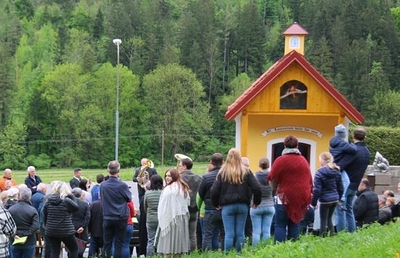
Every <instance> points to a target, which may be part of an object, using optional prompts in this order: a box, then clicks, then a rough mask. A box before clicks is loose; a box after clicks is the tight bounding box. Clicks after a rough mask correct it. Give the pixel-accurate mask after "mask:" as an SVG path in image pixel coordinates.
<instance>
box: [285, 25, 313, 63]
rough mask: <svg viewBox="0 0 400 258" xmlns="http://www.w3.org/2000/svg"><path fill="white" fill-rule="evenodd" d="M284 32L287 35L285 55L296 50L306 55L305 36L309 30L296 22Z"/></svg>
mask: <svg viewBox="0 0 400 258" xmlns="http://www.w3.org/2000/svg"><path fill="white" fill-rule="evenodd" d="M282 34H283V35H284V36H285V55H287V54H288V53H290V52H291V51H292V50H295V51H297V52H298V53H299V54H302V55H303V56H304V38H305V36H306V35H308V32H307V31H306V30H305V29H303V27H301V26H300V25H299V24H297V22H295V23H293V24H292V25H291V26H290V27H289V28H287V29H286V30H285V31H284V32H283V33H282Z"/></svg>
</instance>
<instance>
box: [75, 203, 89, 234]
mask: <svg viewBox="0 0 400 258" xmlns="http://www.w3.org/2000/svg"><path fill="white" fill-rule="evenodd" d="M76 201H77V203H78V206H79V209H78V210H77V211H75V212H74V213H72V223H73V224H74V227H75V231H76V230H78V229H79V228H80V227H82V228H83V229H84V230H83V232H82V233H81V234H80V235H78V233H76V234H75V235H76V236H77V237H79V238H80V239H83V240H85V241H88V237H89V235H88V226H89V221H90V209H89V204H88V203H87V202H84V201H82V200H80V199H77V200H76Z"/></svg>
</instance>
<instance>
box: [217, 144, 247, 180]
mask: <svg viewBox="0 0 400 258" xmlns="http://www.w3.org/2000/svg"><path fill="white" fill-rule="evenodd" d="M246 172H247V170H246V168H245V166H244V165H243V162H242V158H241V156H240V151H239V150H237V149H235V148H232V149H230V150H229V152H228V155H227V156H226V161H225V163H224V164H223V165H222V167H221V169H220V170H219V172H218V175H220V176H221V179H222V181H225V182H228V183H231V184H241V183H243V182H244V179H245V177H246Z"/></svg>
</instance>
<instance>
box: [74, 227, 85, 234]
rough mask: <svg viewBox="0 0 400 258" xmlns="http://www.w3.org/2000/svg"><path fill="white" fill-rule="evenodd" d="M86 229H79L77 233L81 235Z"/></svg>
mask: <svg viewBox="0 0 400 258" xmlns="http://www.w3.org/2000/svg"><path fill="white" fill-rule="evenodd" d="M84 230H85V229H84V228H83V227H80V228H78V230H77V231H76V233H78V234H81V233H82V232H83V231H84Z"/></svg>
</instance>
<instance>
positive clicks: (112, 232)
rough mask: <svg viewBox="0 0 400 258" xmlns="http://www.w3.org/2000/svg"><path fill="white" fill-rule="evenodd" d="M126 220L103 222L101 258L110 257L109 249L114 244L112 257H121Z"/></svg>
mask: <svg viewBox="0 0 400 258" xmlns="http://www.w3.org/2000/svg"><path fill="white" fill-rule="evenodd" d="M126 226H127V219H123V220H103V240H104V247H103V257H105V258H110V257H111V248H112V246H113V244H114V248H115V250H114V257H122V249H123V246H124V239H125V235H126Z"/></svg>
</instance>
